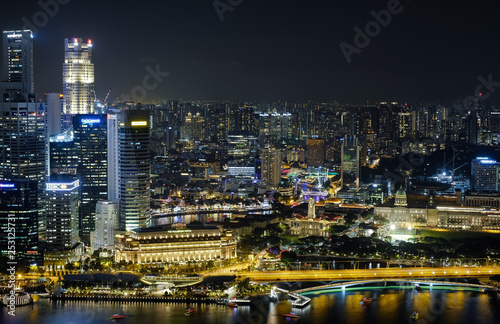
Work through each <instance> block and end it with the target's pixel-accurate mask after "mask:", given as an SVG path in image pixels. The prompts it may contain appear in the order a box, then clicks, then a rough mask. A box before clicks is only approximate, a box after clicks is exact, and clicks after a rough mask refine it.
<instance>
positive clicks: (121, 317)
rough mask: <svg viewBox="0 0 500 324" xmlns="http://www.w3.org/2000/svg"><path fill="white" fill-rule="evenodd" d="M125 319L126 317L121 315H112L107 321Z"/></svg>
mask: <svg viewBox="0 0 500 324" xmlns="http://www.w3.org/2000/svg"><path fill="white" fill-rule="evenodd" d="M125 317H127V315H123V314H113V315H111V317H110V318H109V319H116V320H119V319H124V318H125Z"/></svg>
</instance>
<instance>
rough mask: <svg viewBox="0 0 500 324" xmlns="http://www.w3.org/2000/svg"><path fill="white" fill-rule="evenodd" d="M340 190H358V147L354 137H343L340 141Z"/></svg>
mask: <svg viewBox="0 0 500 324" xmlns="http://www.w3.org/2000/svg"><path fill="white" fill-rule="evenodd" d="M342 142H343V143H342V155H341V159H342V160H341V175H340V177H341V178H340V179H341V188H342V189H347V190H349V189H353V190H357V189H359V178H360V174H359V171H360V169H359V159H360V146H359V143H358V139H357V137H356V136H345V137H344V139H343V141H342Z"/></svg>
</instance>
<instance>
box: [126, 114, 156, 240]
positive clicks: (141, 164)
mask: <svg viewBox="0 0 500 324" xmlns="http://www.w3.org/2000/svg"><path fill="white" fill-rule="evenodd" d="M149 125H150V122H149V111H148V110H139V109H131V110H123V111H122V117H121V118H120V129H119V159H118V174H119V186H120V187H119V202H120V229H121V230H127V231H130V230H132V229H135V228H139V227H146V226H148V225H149V203H150V191H151V187H150V172H151V165H150V159H151V157H150V134H149Z"/></svg>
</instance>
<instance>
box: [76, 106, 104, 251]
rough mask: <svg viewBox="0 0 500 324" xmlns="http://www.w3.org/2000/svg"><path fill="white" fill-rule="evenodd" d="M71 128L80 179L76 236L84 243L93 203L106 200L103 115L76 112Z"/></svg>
mask: <svg viewBox="0 0 500 324" xmlns="http://www.w3.org/2000/svg"><path fill="white" fill-rule="evenodd" d="M73 130H74V134H75V144H76V148H77V154H78V160H79V161H78V162H79V163H78V176H79V179H80V180H81V181H80V191H81V204H80V210H79V215H80V216H79V225H80V237H81V239H82V241H83V242H84V243H86V244H87V245H88V244H90V232H91V231H93V230H94V226H95V210H96V203H97V202H98V201H99V200H106V199H108V178H107V176H108V175H107V173H108V160H107V158H108V154H107V123H106V115H76V116H74V117H73Z"/></svg>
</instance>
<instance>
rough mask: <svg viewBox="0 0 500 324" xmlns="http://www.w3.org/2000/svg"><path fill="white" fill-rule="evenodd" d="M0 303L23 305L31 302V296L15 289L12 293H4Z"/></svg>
mask: <svg viewBox="0 0 500 324" xmlns="http://www.w3.org/2000/svg"><path fill="white" fill-rule="evenodd" d="M2 303H3V304H4V305H5V306H25V305H29V304H31V303H33V298H31V295H30V294H28V293H26V292H24V291H16V292H15V293H14V294H8V295H4V296H3V298H2Z"/></svg>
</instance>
